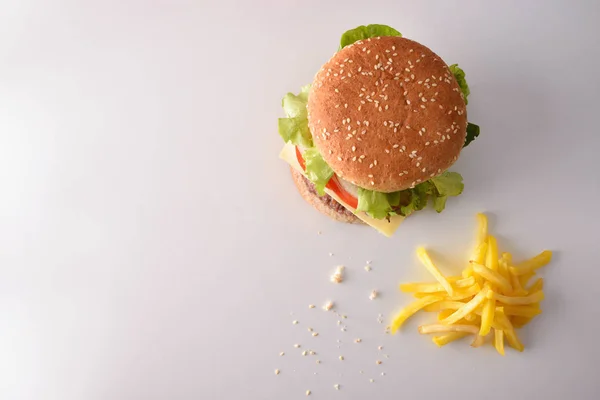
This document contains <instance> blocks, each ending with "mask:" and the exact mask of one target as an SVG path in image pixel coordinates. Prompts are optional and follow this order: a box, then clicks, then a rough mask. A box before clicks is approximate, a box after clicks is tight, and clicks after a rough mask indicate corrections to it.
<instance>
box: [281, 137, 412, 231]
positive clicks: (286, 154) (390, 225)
mask: <svg viewBox="0 0 600 400" xmlns="http://www.w3.org/2000/svg"><path fill="white" fill-rule="evenodd" d="M279 158H281V159H282V160H284V161H285V162H287V163H288V164H290V165H291V166H292V168H294V169H296V170H297V171H298V172H300V173H302V174H304V171H303V170H302V167H301V166H300V164H299V163H298V159H297V158H296V148H295V146H294V145H292V144H290V143H287V144H286V145H285V146H283V149H282V150H281V153H279ZM325 193H327V194H328V195H330V196H331V197H333V198H334V200H335V201H337V202H338V203H340V204H341V205H343V206H344V207H346V208H347V209H348V210H350V211H351V212H353V213H354V215H356V216H357V217H358V218H360V219H361V220H362V221H363V222H364V223H366V224H367V225H370V226H372V227H373V228H375V229H377V230H378V231H379V232H381V233H382V234H384V235H385V236H387V237H390V236H392V234H393V233H394V232H395V231H396V229H398V226H400V223H401V222H402V221H403V220H404V217H402V216H400V215H394V216H393V217H391V218H390V221H389V222H388V221H387V220H385V219H375V218H371V217H369V216H368V215H367V213H365V212H362V211H358V212H357V211H356V209H355V208H353V207H351V206H349V205H348V204H346V203H345V202H344V201H343V200H342V199H340V198H339V197H338V195H336V194H335V193H334V192H333V191H332V190H329V189H327V188H325Z"/></svg>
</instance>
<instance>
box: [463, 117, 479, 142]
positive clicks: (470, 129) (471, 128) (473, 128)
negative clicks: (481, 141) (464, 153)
mask: <svg viewBox="0 0 600 400" xmlns="http://www.w3.org/2000/svg"><path fill="white" fill-rule="evenodd" d="M477 136H479V125H475V124H472V123H470V122H469V123H468V124H467V137H465V144H463V147H467V146H468V145H469V144H470V143H471V142H472V141H473V140H475V139H476V138H477Z"/></svg>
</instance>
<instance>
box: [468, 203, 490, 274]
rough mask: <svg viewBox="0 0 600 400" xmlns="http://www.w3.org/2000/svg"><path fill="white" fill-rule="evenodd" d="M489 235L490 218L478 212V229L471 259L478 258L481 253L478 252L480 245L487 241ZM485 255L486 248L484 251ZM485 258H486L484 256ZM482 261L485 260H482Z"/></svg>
mask: <svg viewBox="0 0 600 400" xmlns="http://www.w3.org/2000/svg"><path fill="white" fill-rule="evenodd" d="M487 235H488V219H487V217H486V215H485V214H482V213H478V214H477V231H476V233H475V250H474V252H473V256H472V257H471V260H478V258H477V257H478V255H480V253H478V250H479V247H480V246H481V244H482V243H485V242H486V238H487ZM483 254H484V256H485V250H484V252H483ZM484 260H485V258H484ZM481 262H483V260H481Z"/></svg>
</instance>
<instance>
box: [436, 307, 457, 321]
mask: <svg viewBox="0 0 600 400" xmlns="http://www.w3.org/2000/svg"><path fill="white" fill-rule="evenodd" d="M453 312H454V311H453V310H451V309H446V310H441V311H440V313H439V314H438V316H437V319H438V321H441V320H443V319H445V318H448V317H449V316H451V315H452V313H453Z"/></svg>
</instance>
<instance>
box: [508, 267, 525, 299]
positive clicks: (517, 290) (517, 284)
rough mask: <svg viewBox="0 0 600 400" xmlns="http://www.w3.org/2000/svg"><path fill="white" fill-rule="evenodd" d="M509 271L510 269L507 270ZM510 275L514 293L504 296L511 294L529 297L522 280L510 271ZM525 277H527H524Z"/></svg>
mask: <svg viewBox="0 0 600 400" xmlns="http://www.w3.org/2000/svg"><path fill="white" fill-rule="evenodd" d="M507 270H508V268H507ZM508 275H509V276H510V283H511V285H512V293H504V294H510V295H513V296H526V295H527V290H525V289H523V286H521V280H520V279H519V276H518V275H516V274H513V273H512V272H511V271H510V270H509V272H508ZM523 276H525V275H523Z"/></svg>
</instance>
